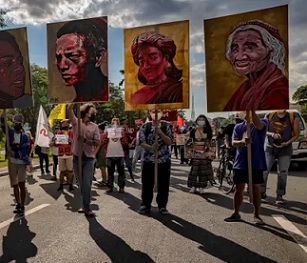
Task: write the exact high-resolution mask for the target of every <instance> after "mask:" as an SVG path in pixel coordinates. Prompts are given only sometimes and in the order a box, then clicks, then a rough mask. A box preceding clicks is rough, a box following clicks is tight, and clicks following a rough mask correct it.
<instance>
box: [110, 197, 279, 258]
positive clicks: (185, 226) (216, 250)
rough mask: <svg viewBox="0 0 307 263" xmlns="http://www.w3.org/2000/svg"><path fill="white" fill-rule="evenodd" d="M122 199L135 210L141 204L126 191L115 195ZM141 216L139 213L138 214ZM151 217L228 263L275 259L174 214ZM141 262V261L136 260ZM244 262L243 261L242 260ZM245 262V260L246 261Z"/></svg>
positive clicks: (155, 214) (153, 215) (156, 214)
mask: <svg viewBox="0 0 307 263" xmlns="http://www.w3.org/2000/svg"><path fill="white" fill-rule="evenodd" d="M114 197H116V198H118V199H119V200H122V201H123V202H124V203H125V204H126V205H128V207H129V208H130V209H132V210H134V211H135V212H136V211H137V209H138V207H139V206H140V204H141V200H139V199H138V198H136V197H135V196H134V195H131V194H129V193H126V194H125V195H124V196H115V195H114ZM140 216H141V215H140ZM148 216H150V217H151V218H153V219H155V220H157V221H159V222H161V223H162V224H163V225H164V226H166V227H167V228H169V229H170V230H172V231H174V232H176V233H177V234H179V235H181V236H183V237H185V238H187V239H190V240H192V241H194V242H197V243H198V244H199V245H200V247H199V248H200V249H201V250H203V251H204V252H206V253H208V254H210V255H212V256H214V257H216V258H219V259H220V260H223V261H224V262H229V263H238V262H243V261H242V259H247V258H248V259H249V260H248V262H250V263H259V262H261V263H273V262H274V263H276V261H274V260H272V259H269V258H267V257H265V256H261V255H259V254H258V253H256V252H254V251H251V250H250V249H248V248H245V247H243V246H241V245H239V244H237V243H235V242H233V241H231V240H229V239H227V238H224V237H221V236H217V235H215V234H213V233H211V232H209V231H207V230H205V229H203V228H201V227H199V226H197V225H194V224H193V223H191V222H188V221H186V220H184V219H183V218H180V217H178V216H176V215H172V214H170V215H167V216H162V215H160V214H158V213H154V212H152V213H151V214H149V215H148ZM138 262H141V261H138ZM244 262H245V261H244ZM246 262H247V261H246Z"/></svg>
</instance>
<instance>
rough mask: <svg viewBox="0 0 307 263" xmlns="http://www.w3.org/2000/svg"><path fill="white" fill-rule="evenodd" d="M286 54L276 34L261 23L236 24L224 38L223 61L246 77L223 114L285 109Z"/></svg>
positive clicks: (287, 84) (286, 88)
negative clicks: (226, 61)
mask: <svg viewBox="0 0 307 263" xmlns="http://www.w3.org/2000/svg"><path fill="white" fill-rule="evenodd" d="M285 57H286V51H285V47H284V44H283V41H282V39H281V36H280V33H279V30H278V29H277V28H275V27H273V26H272V25H270V24H267V23H265V22H263V21H261V20H249V21H245V22H242V23H239V24H238V25H237V26H236V27H235V28H234V29H233V31H232V32H231V34H230V35H229V36H228V40H227V46H226V58H227V59H228V60H229V61H230V63H231V64H232V66H233V68H234V70H235V71H236V73H237V74H238V75H244V76H246V77H247V80H245V81H244V82H243V83H242V84H241V85H240V87H239V88H238V89H237V90H236V92H235V93H234V94H233V95H232V97H231V98H230V100H229V101H228V103H227V104H226V106H225V108H224V111H238V110H272V109H288V108H289V81H288V79H287V78H286V76H285Z"/></svg>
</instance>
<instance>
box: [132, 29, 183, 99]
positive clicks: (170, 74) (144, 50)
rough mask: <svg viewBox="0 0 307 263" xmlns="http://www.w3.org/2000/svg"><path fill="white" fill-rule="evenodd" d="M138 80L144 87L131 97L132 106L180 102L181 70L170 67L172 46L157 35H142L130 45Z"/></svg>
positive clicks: (172, 57) (170, 41) (164, 38)
mask: <svg viewBox="0 0 307 263" xmlns="http://www.w3.org/2000/svg"><path fill="white" fill-rule="evenodd" d="M131 53H132V56H133V60H134V63H135V64H136V65H138V67H139V70H138V80H139V81H140V82H141V83H143V84H144V85H145V86H144V87H142V88H141V89H140V90H138V91H137V92H135V93H134V94H132V95H131V103H132V104H161V103H177V102H182V101H183V89H182V70H180V69H178V68H177V67H176V65H175V64H174V61H173V60H174V57H175V55H176V44H175V42H174V41H173V40H172V39H171V38H170V37H168V36H164V35H162V34H160V33H158V32H145V33H142V34H140V35H138V36H137V37H135V38H134V40H133V41H132V45H131Z"/></svg>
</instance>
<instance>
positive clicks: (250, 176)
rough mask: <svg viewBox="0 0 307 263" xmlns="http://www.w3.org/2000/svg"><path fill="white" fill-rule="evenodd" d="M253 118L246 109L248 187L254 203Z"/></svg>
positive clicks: (250, 197) (250, 198)
mask: <svg viewBox="0 0 307 263" xmlns="http://www.w3.org/2000/svg"><path fill="white" fill-rule="evenodd" d="M251 120H252V112H251V111H250V110H248V111H246V123H247V126H246V133H247V138H248V141H249V143H248V144H247V167H248V188H249V200H250V202H251V203H253V164H252V145H251V143H252V141H251Z"/></svg>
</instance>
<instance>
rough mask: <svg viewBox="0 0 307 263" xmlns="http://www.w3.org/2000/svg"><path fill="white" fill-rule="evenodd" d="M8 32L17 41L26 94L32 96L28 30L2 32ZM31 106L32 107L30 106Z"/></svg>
mask: <svg viewBox="0 0 307 263" xmlns="http://www.w3.org/2000/svg"><path fill="white" fill-rule="evenodd" d="M2 31H6V32H8V33H10V34H11V35H13V36H14V37H15V39H16V42H17V44H18V46H19V50H20V52H21V54H22V57H23V66H24V68H25V74H26V78H25V92H24V94H28V95H31V94H32V85H31V84H32V83H31V70H30V60H29V48H28V38H27V28H25V27H22V28H17V29H10V30H1V32H2ZM29 106H32V104H31V105H29Z"/></svg>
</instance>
